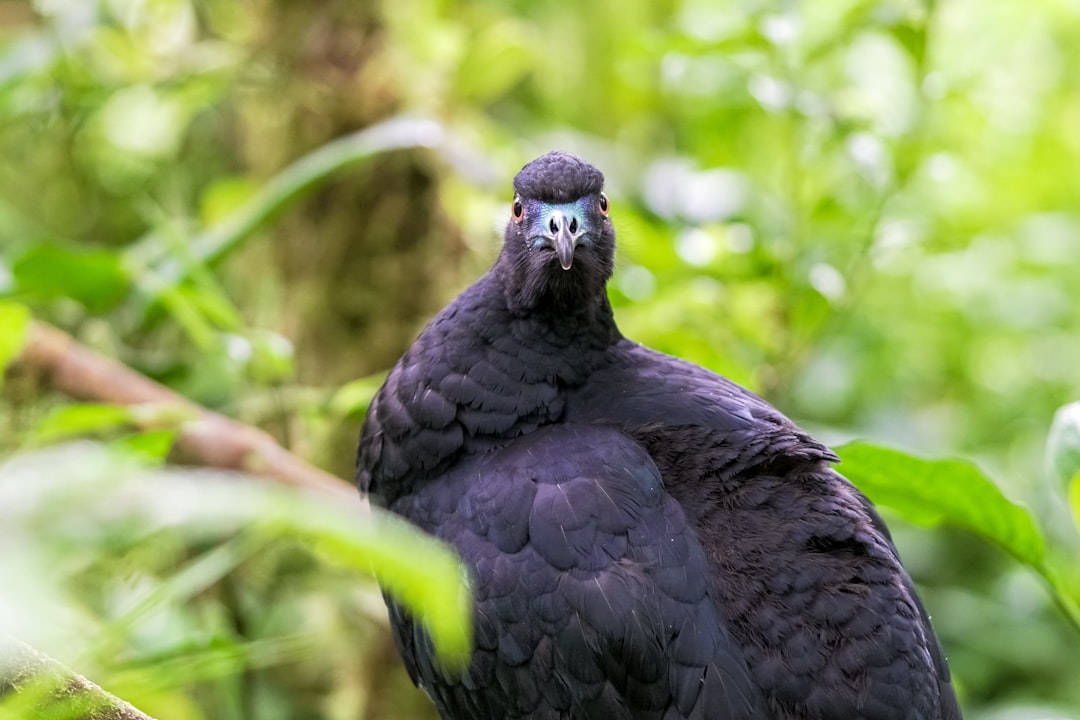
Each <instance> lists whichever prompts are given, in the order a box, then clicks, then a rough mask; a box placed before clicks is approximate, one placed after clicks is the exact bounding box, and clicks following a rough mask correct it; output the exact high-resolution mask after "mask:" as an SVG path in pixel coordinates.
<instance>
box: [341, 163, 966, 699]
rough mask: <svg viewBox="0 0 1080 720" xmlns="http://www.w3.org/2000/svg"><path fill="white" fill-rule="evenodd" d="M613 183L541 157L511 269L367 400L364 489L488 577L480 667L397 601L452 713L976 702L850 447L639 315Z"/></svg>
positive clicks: (501, 270)
mask: <svg viewBox="0 0 1080 720" xmlns="http://www.w3.org/2000/svg"><path fill="white" fill-rule="evenodd" d="M602 185H603V176H602V175H601V174H600V172H599V171H598V170H596V169H595V168H593V167H591V166H590V165H588V164H587V163H585V162H584V161H582V160H580V159H579V158H576V157H574V156H572V155H567V154H565V153H551V154H549V155H546V156H544V157H542V158H540V159H538V160H536V161H534V162H533V163H530V164H529V165H527V166H526V167H525V168H524V169H523V170H522V171H521V173H520V174H519V175H518V177H517V178H516V179H515V183H514V187H515V190H516V191H517V198H516V202H518V203H520V206H517V205H516V206H515V213H516V212H517V211H518V210H519V209H520V212H521V216H520V217H517V216H516V217H515V219H514V220H512V221H511V222H509V223H508V226H507V231H506V240H505V243H504V245H503V250H502V253H501V254H500V256H499V259H498V261H497V262H496V263H495V266H494V267H493V268H492V269H491V271H490V272H488V273H487V274H486V275H485V276H484V277H483V278H481V279H480V280H479V281H478V282H477V283H476V284H475V285H474V286H473V287H471V288H470V289H468V290H467V291H465V292H464V293H463V294H462V295H461V296H460V297H459V298H457V300H455V301H454V302H453V303H451V304H450V305H449V306H448V307H447V308H446V309H445V310H443V311H442V312H441V313H440V314H439V315H438V316H437V317H436V318H435V319H434V320H432V322H431V324H430V325H429V326H428V327H427V328H426V329H425V330H424V332H423V333H421V335H420V337H419V338H418V339H417V341H416V342H415V343H414V345H413V347H412V348H411V349H410V350H409V352H408V353H406V355H405V356H404V357H403V358H402V360H401V361H400V362H399V363H398V365H397V366H396V367H395V368H394V369H393V370H392V371H391V372H390V375H389V376H388V378H387V380H386V384H385V385H384V386H383V388H382V389H381V390H380V391H379V393H378V394H377V395H376V397H375V399H374V400H373V402H372V405H371V408H370V409H369V412H368V416H367V419H366V421H365V424H364V428H363V431H362V433H361V439H360V450H359V456H358V467H357V477H358V482H359V484H360V487H361V489H362V490H364V491H365V492H369V493H371V494H372V497H373V499H375V500H376V501H378V502H381V503H383V504H385V505H387V506H388V507H390V509H391V510H393V511H394V512H396V513H399V514H400V515H402V516H404V517H406V518H408V519H409V520H411V521H412V522H414V523H415V524H417V525H418V526H419V527H421V528H423V529H424V530H426V531H428V532H430V533H432V534H433V535H435V536H437V537H439V538H442V539H444V540H446V541H447V542H448V543H450V544H451V545H453V546H454V547H455V548H456V549H457V550H458V552H459V553H460V555H461V557H462V559H463V560H464V562H465V564H466V566H467V567H468V568H469V570H470V573H471V576H472V582H473V588H474V592H475V608H474V622H475V650H474V654H473V657H472V661H471V663H470V665H469V667H468V669H467V671H466V672H465V673H464V675H461V676H452V675H448V674H445V673H444V672H443V671H442V670H440V668H439V667H438V666H437V664H436V663H435V660H434V655H433V650H432V647H431V641H430V638H428V636H427V635H426V633H425V632H424V631H423V629H422V627H421V626H420V625H418V624H416V623H415V622H414V621H413V619H412V618H410V617H409V616H408V615H407V614H406V613H404V612H403V611H402V610H401V608H399V607H398V606H396V605H394V604H393V603H391V604H390V616H391V623H392V626H393V629H394V635H395V638H396V640H397V642H398V645H399V648H400V650H401V653H402V657H403V658H404V660H405V664H406V666H407V668H408V669H409V672H410V674H411V676H412V678H413V680H414V681H415V682H416V683H417V684H419V685H420V686H422V687H423V688H425V689H426V690H427V691H428V693H429V694H430V695H431V696H432V698H433V699H434V701H435V703H436V705H437V706H438V708H439V711H440V713H441V714H442V716H443V717H444V718H447V719H462V720H464V719H466V718H470V719H476V720H479V719H481V718H553V719H554V718H575V719H582V720H584V719H585V718H658V719H659V718H665V719H671V720H674V719H676V718H682V719H686V718H699V719H701V720H706V719H708V720H723V719H729V718H775V719H776V720H787V719H791V720H794V719H795V718H818V719H821V720H825V719H831V718H836V719H837V720H839V719H841V718H844V719H847V718H866V719H874V720H894V719H895V720H900V719H906V718H911V719H913V720H915V719H920V720H955V719H958V718H959V717H960V710H959V708H958V706H957V704H956V699H955V696H954V694H953V691H952V687H951V684H950V680H949V672H948V668H947V665H946V663H945V658H944V655H943V653H942V651H941V648H940V646H939V645H938V643H937V640H936V638H935V637H934V634H933V630H932V628H931V626H930V620H929V618H928V616H927V614H926V611H925V609H924V608H923V606H922V603H921V602H920V600H919V598H918V596H917V595H916V594H915V590H914V587H913V585H912V583H911V580H910V578H909V577H908V576H907V574H906V573H905V571H904V569H903V567H902V566H901V565H900V560H899V557H898V555H897V552H896V549H895V547H894V546H893V544H892V541H891V539H890V537H889V534H888V531H887V529H886V528H885V526H884V524H883V523H882V521H881V518H880V517H879V516H878V515H877V513H876V512H875V511H874V508H873V506H872V505H871V504H870V503H869V501H867V500H866V498H864V497H863V496H862V495H861V494H860V493H859V492H858V491H857V490H855V488H853V487H852V486H851V485H850V484H849V483H848V482H847V481H846V480H844V478H842V477H841V476H840V475H838V474H837V473H835V472H834V471H833V470H832V469H831V468H830V463H831V462H833V461H835V459H836V458H835V456H834V455H833V454H832V453H831V452H830V451H829V450H828V449H827V448H826V447H824V446H823V445H821V444H820V443H818V442H817V441H815V440H814V439H813V438H811V437H810V436H809V435H807V434H806V433H805V432H803V431H802V430H800V429H799V428H798V427H796V426H795V425H794V424H793V423H792V422H791V421H790V420H788V419H787V418H786V417H784V416H783V415H782V414H781V413H780V412H779V411H777V410H776V409H775V408H773V407H772V406H770V405H769V404H768V403H766V402H765V401H764V400H762V399H761V398H759V397H757V396H756V395H754V394H752V393H750V392H748V391H747V390H745V389H743V388H741V387H739V386H737V385H735V384H734V383H732V382H730V381H728V380H726V379H725V378H722V377H720V376H718V375H715V374H713V373H711V372H709V371H707V370H704V369H702V368H700V367H696V366H694V365H690V364H688V363H685V362H683V361H681V360H677V359H675V358H671V357H667V356H664V355H661V354H659V353H655V352H653V351H651V350H648V349H646V348H643V347H641V346H639V345H636V344H634V343H632V342H630V341H629V340H626V339H624V338H623V337H622V336H621V335H620V333H619V331H618V329H617V328H616V326H615V322H614V319H613V317H612V313H611V307H610V305H609V304H608V302H607V297H606V294H605V290H604V286H605V283H606V282H607V280H608V278H609V277H610V275H611V268H612V267H613V257H614V247H615V245H614V241H615V233H614V228H613V226H612V224H611V221H610V219H609V218H608V216H607V204H606V199H603V202H602V203H601V196H600V192H601V190H602ZM552 204H555V205H557V206H558V208H556V209H555V210H552V209H550V208H551V206H552ZM556 210H557V211H558V212H560V213H564V214H565V213H574V221H575V227H580V228H581V229H582V232H581V233H580V237H579V238H578V239H577V240H575V244H576V245H575V248H574V254H573V263H572V266H571V267H570V268H569V269H565V270H564V269H563V267H562V263H561V261H560V260H558V259H557V258H556V255H555V253H554V252H553V251H552V250H551V247H550V246H549V245H550V243H547V241H546V240H545V239H544V237H543V235H542V233H543V232H545V229H544V223H543V222H539V221H537V218H541V219H542V218H543V217H546V216H545V215H544V214H543V213H545V212H555V211H556ZM560 217H564V216H560ZM538 233H540V234H539V235H538Z"/></svg>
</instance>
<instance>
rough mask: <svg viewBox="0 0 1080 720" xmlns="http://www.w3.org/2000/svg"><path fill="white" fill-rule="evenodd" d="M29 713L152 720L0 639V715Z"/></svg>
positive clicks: (29, 649) (99, 719) (82, 718)
mask: <svg viewBox="0 0 1080 720" xmlns="http://www.w3.org/2000/svg"><path fill="white" fill-rule="evenodd" d="M13 706H14V707H13ZM22 711H25V712H22ZM11 712H13V715H9V713H11ZM28 713H33V716H34V717H43V716H47V717H65V718H72V719H73V720H154V719H153V718H152V717H150V716H149V715H147V714H145V713H143V712H141V711H139V710H137V709H136V708H135V707H133V706H132V705H131V704H130V703H126V702H124V701H123V700H121V699H120V698H118V697H116V696H115V695H113V694H111V693H109V692H106V691H105V690H103V689H101V688H100V687H98V686H97V685H95V684H94V683H92V682H90V681H89V680H87V679H86V678H84V677H83V676H82V675H77V674H75V673H73V672H72V671H71V670H70V669H68V668H67V667H65V666H64V665H62V664H60V663H59V662H57V661H56V660H53V659H52V658H50V657H49V656H48V655H43V654H42V653H40V652H38V651H37V650H35V649H33V648H32V647H30V646H29V645H27V644H26V643H23V642H20V641H19V640H16V639H14V638H12V637H5V636H0V716H3V717H12V716H14V717H30V715H29V714H28Z"/></svg>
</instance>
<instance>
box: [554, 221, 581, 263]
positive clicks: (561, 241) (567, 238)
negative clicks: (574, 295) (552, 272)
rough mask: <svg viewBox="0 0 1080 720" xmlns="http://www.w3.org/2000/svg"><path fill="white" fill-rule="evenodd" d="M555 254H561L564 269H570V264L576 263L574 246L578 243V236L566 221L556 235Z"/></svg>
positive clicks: (560, 261)
mask: <svg viewBox="0 0 1080 720" xmlns="http://www.w3.org/2000/svg"><path fill="white" fill-rule="evenodd" d="M554 244H555V254H556V255H558V256H559V264H560V265H562V269H563V270H569V269H570V266H571V265H573V264H574V246H575V245H577V238H575V237H574V235H573V233H571V232H570V229H569V227H568V225H567V224H566V223H563V226H562V227H561V228H559V232H558V233H556V234H555V237H554Z"/></svg>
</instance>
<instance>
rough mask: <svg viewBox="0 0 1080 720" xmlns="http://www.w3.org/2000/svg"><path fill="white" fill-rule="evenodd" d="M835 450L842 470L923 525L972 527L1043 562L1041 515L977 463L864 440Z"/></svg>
mask: <svg viewBox="0 0 1080 720" xmlns="http://www.w3.org/2000/svg"><path fill="white" fill-rule="evenodd" d="M835 449H836V453H837V454H838V455H839V456H840V460H841V464H840V467H839V470H840V472H841V473H843V474H844V476H845V477H847V478H848V479H849V480H851V482H853V483H855V485H856V486H857V487H858V488H859V489H860V490H862V491H863V492H864V493H866V495H867V497H869V498H870V499H871V500H873V501H874V502H875V503H878V504H880V505H885V506H888V507H891V508H893V509H894V510H896V511H897V512H899V513H900V514H901V515H903V516H904V517H905V518H907V519H908V520H910V521H911V522H914V523H918V524H920V525H939V524H942V523H947V524H950V525H955V526H958V527H962V528H966V529H968V530H971V531H972V532H974V533H977V534H978V535H981V536H982V537H984V538H986V539H987V540H990V541H991V542H994V543H996V544H997V545H1000V546H1001V547H1002V548H1003V549H1005V550H1006V551H1007V552H1008V553H1010V554H1011V555H1013V556H1014V557H1015V558H1016V559H1017V560H1019V561H1020V562H1022V563H1024V564H1026V565H1029V566H1031V567H1035V568H1039V567H1041V565H1042V563H1043V559H1044V555H1045V551H1046V547H1045V545H1046V543H1045V540H1044V538H1043V534H1042V531H1041V530H1040V529H1039V526H1038V525H1037V524H1036V522H1035V518H1034V517H1033V516H1032V515H1031V513H1030V512H1029V511H1028V510H1027V509H1025V508H1023V507H1021V506H1019V505H1017V504H1016V503H1014V502H1012V501H1010V500H1009V499H1008V498H1006V497H1005V496H1004V495H1003V494H1002V492H1001V490H1000V489H998V487H997V485H995V484H994V482H993V481H992V480H990V478H988V477H987V476H986V475H985V474H984V473H983V472H982V471H981V470H979V468H978V467H976V465H975V464H974V463H972V462H970V461H967V460H954V459H946V460H926V459H923V458H920V457H916V456H914V455H909V454H908V453H905V452H901V451H900V450H894V449H891V448H886V447H881V446H877V445H873V444H871V443H866V442H861V441H857V442H852V443H848V444H846V445H842V446H840V447H838V448H835Z"/></svg>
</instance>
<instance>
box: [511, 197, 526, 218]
mask: <svg viewBox="0 0 1080 720" xmlns="http://www.w3.org/2000/svg"><path fill="white" fill-rule="evenodd" d="M511 212H513V213H514V222H516V223H519V222H521V221H522V220H523V219H524V218H525V206H524V205H522V204H521V201H520V200H518V199H517V198H514V207H513V208H512V210H511Z"/></svg>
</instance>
